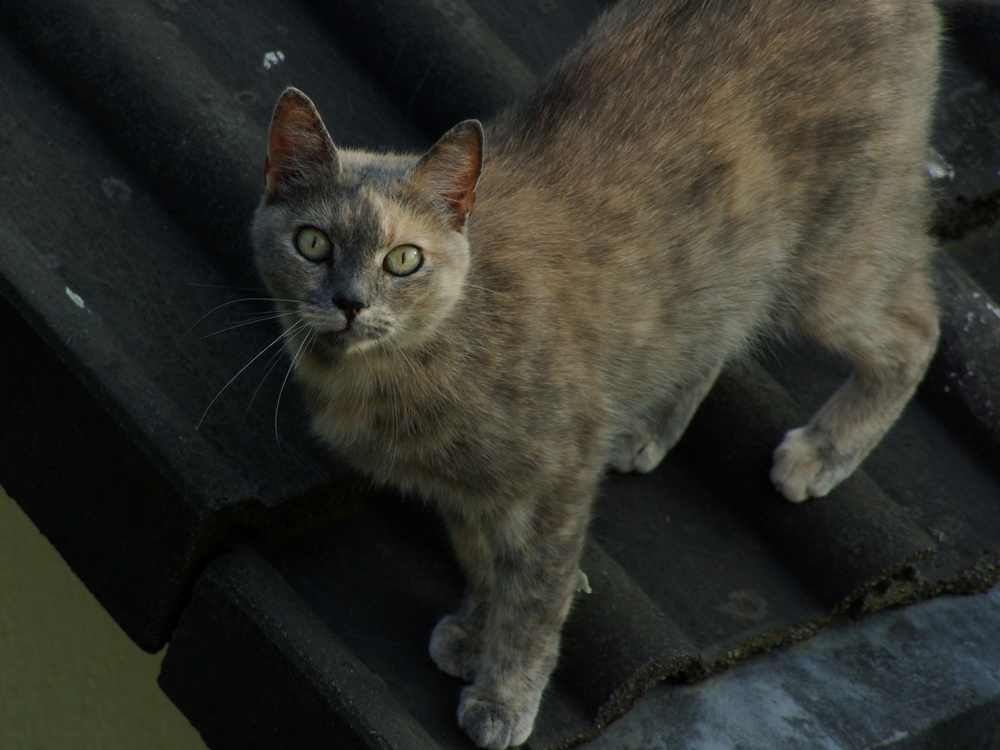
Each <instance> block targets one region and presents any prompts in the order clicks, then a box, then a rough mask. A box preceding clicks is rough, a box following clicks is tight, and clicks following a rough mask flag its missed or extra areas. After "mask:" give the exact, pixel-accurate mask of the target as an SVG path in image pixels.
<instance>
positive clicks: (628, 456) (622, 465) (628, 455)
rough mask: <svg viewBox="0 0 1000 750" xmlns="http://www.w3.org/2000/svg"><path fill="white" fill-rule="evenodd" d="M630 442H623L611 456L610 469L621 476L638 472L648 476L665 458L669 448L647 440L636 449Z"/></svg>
mask: <svg viewBox="0 0 1000 750" xmlns="http://www.w3.org/2000/svg"><path fill="white" fill-rule="evenodd" d="M631 443H632V441H631V440H627V439H626V440H623V441H622V445H621V446H620V447H619V448H618V449H617V450H616V451H615V453H614V454H613V455H612V456H611V467H612V468H613V469H614V470H615V471H620V472H622V473H623V474H625V473H628V472H632V471H635V472H638V473H640V474H648V473H649V472H651V471H652V470H653V469H655V468H656V467H657V466H659V465H660V462H662V461H663V459H664V458H665V457H666V455H667V452H668V451H669V450H670V448H669V446H667V445H666V444H665V443H661V442H659V441H656V440H647V441H646V442H645V443H643V444H642V445H641V446H639V447H638V449H636V448H635V447H633V446H632V445H631Z"/></svg>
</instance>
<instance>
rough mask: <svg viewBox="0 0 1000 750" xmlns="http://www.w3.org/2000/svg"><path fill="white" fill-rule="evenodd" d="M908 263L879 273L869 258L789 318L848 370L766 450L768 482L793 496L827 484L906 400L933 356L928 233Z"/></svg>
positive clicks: (867, 447)
mask: <svg viewBox="0 0 1000 750" xmlns="http://www.w3.org/2000/svg"><path fill="white" fill-rule="evenodd" d="M911 241H912V242H913V243H922V244H918V245H917V248H918V249H917V250H916V251H915V252H914V254H913V255H911V256H910V257H911V258H912V259H913V263H912V265H911V266H910V267H909V268H908V269H906V270H904V271H901V272H900V273H899V275H898V276H895V277H894V278H889V279H886V278H885V275H884V273H880V269H879V268H877V266H876V264H877V258H876V259H875V262H874V263H873V264H871V265H869V266H868V267H867V268H865V267H864V266H862V267H860V268H858V267H854V268H852V269H851V270H852V271H853V273H852V275H851V278H849V279H844V278H841V279H837V280H835V281H828V282H827V283H828V284H830V285H831V286H833V285H836V286H837V288H835V289H834V288H831V289H830V293H829V294H823V293H822V292H823V290H822V289H818V290H816V293H815V294H814V295H813V299H812V300H811V302H810V305H809V307H808V309H806V310H804V311H803V312H801V313H800V318H799V320H798V321H797V322H798V325H799V328H800V329H801V330H802V332H803V333H805V334H807V335H809V336H811V337H812V338H814V339H816V340H817V341H819V342H820V343H822V344H824V345H825V346H827V347H828V348H830V349H831V350H833V351H835V352H838V353H840V354H842V355H844V356H846V357H847V358H848V359H849V360H850V361H851V362H852V363H853V365H854V371H853V373H852V374H851V376H850V377H849V378H848V380H847V382H845V383H844V385H843V386H841V387H840V389H839V390H838V391H837V392H836V393H834V395H833V396H831V397H830V399H829V400H828V401H827V402H826V403H825V404H824V405H823V406H822V407H821V408H820V410H819V411H818V412H817V413H816V414H815V416H813V418H812V419H811V420H810V421H809V423H808V424H807V425H806V426H805V427H801V428H798V429H795V430H791V431H790V432H788V433H787V434H786V435H785V438H784V440H783V441H782V443H781V444H780V445H779V446H778V448H777V450H776V451H775V453H774V466H773V468H772V470H771V480H772V482H773V483H774V485H775V487H776V488H777V489H778V490H779V491H780V492H781V493H782V494H783V495H784V496H785V497H786V498H788V499H789V500H792V501H794V502H800V501H802V500H805V499H806V498H808V497H821V496H823V495H826V494H827V493H828V492H829V491H830V490H832V489H833V488H834V487H835V486H836V485H837V484H838V483H839V482H840V481H842V480H843V479H845V478H846V477H848V476H849V475H850V474H851V472H853V471H854V469H855V468H856V467H857V466H858V464H860V463H861V461H862V460H864V458H865V457H866V456H867V455H868V454H869V452H870V451H871V450H872V449H873V448H874V447H875V445H876V444H877V443H878V442H879V440H881V438H882V436H883V435H884V434H885V433H886V432H887V431H888V430H889V428H890V427H891V426H892V425H893V423H894V422H895V421H896V419H897V418H898V417H899V415H900V413H901V412H902V410H903V407H904V406H906V403H907V402H908V401H909V399H910V397H911V396H912V395H913V392H914V391H915V390H916V387H917V385H918V383H919V382H920V380H921V378H922V377H923V375H924V371H925V370H926V369H927V365H928V363H929V361H930V359H931V357H932V356H933V354H934V349H935V346H936V343H937V337H938V316H937V307H936V304H935V301H934V292H933V289H932V287H931V283H930V280H929V278H928V274H927V271H926V270H925V258H926V257H928V256H929V254H930V251H931V248H930V247H929V245H930V239H929V238H928V237H926V236H924V235H923V234H917V235H916V236H914V237H913V238H912V239H911Z"/></svg>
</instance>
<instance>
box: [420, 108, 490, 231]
mask: <svg viewBox="0 0 1000 750" xmlns="http://www.w3.org/2000/svg"><path fill="white" fill-rule="evenodd" d="M482 170H483V126H482V125H481V124H480V123H479V121H478V120H465V121H464V122H460V123H459V124H458V125H456V126H455V127H453V128H452V129H451V130H449V131H448V132H447V133H445V134H444V135H443V136H442V137H441V140H439V141H438V142H437V143H435V144H434V145H433V146H432V147H431V150H430V151H428V152H427V153H426V154H424V156H423V158H422V159H421V160H420V161H419V162H418V163H417V166H416V167H414V169H413V173H412V174H411V175H410V181H411V182H412V183H413V184H414V185H416V186H417V187H419V188H420V189H422V190H424V191H427V192H429V193H430V194H431V195H432V196H434V198H436V199H437V201H438V203H439V204H440V205H441V207H442V208H443V209H444V211H445V213H446V214H447V216H448V220H449V223H450V224H451V225H452V227H453V228H454V229H456V230H461V229H463V228H464V227H465V222H466V221H467V220H468V218H469V215H470V214H471V213H472V209H473V207H474V206H475V203H476V185H477V184H478V183H479V175H480V173H481V172H482Z"/></svg>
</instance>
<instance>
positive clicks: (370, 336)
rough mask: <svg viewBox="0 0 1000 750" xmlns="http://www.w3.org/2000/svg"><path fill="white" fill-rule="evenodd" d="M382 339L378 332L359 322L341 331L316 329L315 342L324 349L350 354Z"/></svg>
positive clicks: (352, 323)
mask: <svg viewBox="0 0 1000 750" xmlns="http://www.w3.org/2000/svg"><path fill="white" fill-rule="evenodd" d="M379 338H380V334H379V332H378V331H376V330H373V329H371V328H370V327H368V326H366V325H363V324H362V325H359V324H358V323H357V321H352V322H349V323H348V324H347V325H346V326H345V327H344V328H342V329H340V330H332V329H330V328H323V329H315V340H316V341H317V342H318V343H319V344H320V345H321V346H323V347H324V348H326V349H332V350H335V351H338V352H348V351H352V350H355V349H359V348H363V347H365V346H367V345H371V344H374V343H375V342H376V341H377V340H378V339H379Z"/></svg>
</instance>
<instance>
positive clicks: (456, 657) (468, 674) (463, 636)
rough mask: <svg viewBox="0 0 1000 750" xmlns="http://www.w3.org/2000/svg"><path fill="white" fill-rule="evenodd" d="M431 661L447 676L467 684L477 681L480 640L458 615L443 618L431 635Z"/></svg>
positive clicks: (480, 648)
mask: <svg viewBox="0 0 1000 750" xmlns="http://www.w3.org/2000/svg"><path fill="white" fill-rule="evenodd" d="M429 650H430V654H431V659H433V660H434V663H435V664H436V665H437V668H438V669H440V670H441V671H442V672H444V673H445V674H450V675H451V676H452V677H459V678H461V679H463V680H465V681H466V682H472V681H473V680H475V679H476V669H477V668H478V667H479V659H480V654H481V653H482V646H481V644H480V639H479V638H478V637H477V636H476V635H474V634H472V633H470V632H469V631H468V629H467V628H466V627H465V624H464V620H463V618H461V617H459V616H458V615H448V616H447V617H443V618H442V619H441V621H440V622H438V624H437V625H435V626H434V631H433V632H432V633H431V644H430V649H429Z"/></svg>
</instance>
